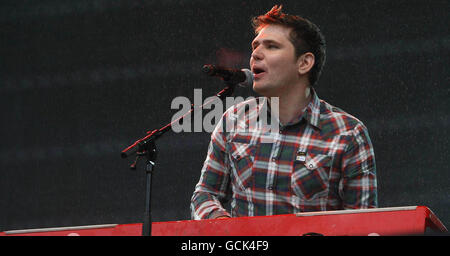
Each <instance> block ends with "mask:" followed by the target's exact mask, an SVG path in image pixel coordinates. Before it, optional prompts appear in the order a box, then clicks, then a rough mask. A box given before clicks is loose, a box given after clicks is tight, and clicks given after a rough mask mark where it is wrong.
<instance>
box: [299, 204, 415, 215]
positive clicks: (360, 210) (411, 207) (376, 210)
mask: <svg viewBox="0 0 450 256" xmlns="http://www.w3.org/2000/svg"><path fill="white" fill-rule="evenodd" d="M416 208H417V206H402V207H386V208H370V209H355V210H339V211H325V212H301V213H297V214H296V216H297V217H307V216H319V215H336V214H353V213H368V212H392V211H411V210H415V209H416Z"/></svg>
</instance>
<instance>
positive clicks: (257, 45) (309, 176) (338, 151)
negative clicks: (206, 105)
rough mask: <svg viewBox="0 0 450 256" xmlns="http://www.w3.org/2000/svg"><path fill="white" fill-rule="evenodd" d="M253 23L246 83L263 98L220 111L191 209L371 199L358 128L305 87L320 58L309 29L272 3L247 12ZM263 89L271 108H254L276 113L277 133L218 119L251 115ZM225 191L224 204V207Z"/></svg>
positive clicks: (198, 215) (231, 213)
mask: <svg viewBox="0 0 450 256" xmlns="http://www.w3.org/2000/svg"><path fill="white" fill-rule="evenodd" d="M253 27H254V29H255V34H256V37H255V38H254V40H253V42H252V45H251V46H252V54H251V57H250V67H251V70H252V72H253V74H254V83H253V90H254V91H255V92H256V93H258V94H260V95H262V96H264V97H262V98H258V99H252V100H250V101H252V102H243V103H239V104H236V105H235V106H233V107H231V108H229V109H228V110H227V111H226V112H225V113H224V115H223V116H222V119H221V120H220V122H219V123H218V125H217V127H216V129H215V130H214V132H213V133H212V135H211V142H210V145H209V148H208V153H207V157H206V160H205V162H204V166H203V168H202V171H201V176H200V180H199V182H198V184H197V185H196V187H195V191H194V194H193V196H192V200H191V212H192V218H193V219H214V218H227V217H241V216H261V215H276V214H288V213H298V212H306V211H329V210H339V209H356V208H373V207H377V181H376V166H375V156H374V150H373V146H372V143H371V141H370V138H369V134H368V131H367V128H366V127H365V126H364V124H363V123H362V122H361V121H360V120H358V119H356V118H355V117H353V116H351V115H350V114H348V113H346V112H344V111H343V110H341V109H339V108H336V107H334V106H332V105H330V104H329V103H327V102H325V101H323V100H321V99H319V97H318V95H317V94H316V92H315V90H314V87H315V86H317V81H318V79H319V76H320V74H321V71H322V68H323V66H324V63H325V48H326V45H325V39H324V37H323V35H322V34H321V32H320V30H319V28H318V27H317V26H316V25H314V24H313V23H311V22H310V21H308V20H307V19H305V18H302V17H299V16H294V15H289V14H285V13H283V12H282V6H279V7H278V6H274V7H273V8H272V9H271V10H270V11H269V12H267V13H266V14H264V15H261V16H259V17H255V18H254V19H253ZM273 97H277V99H278V105H279V109H278V115H277V116H270V113H269V114H268V113H264V114H265V116H267V115H268V116H269V117H270V118H271V119H272V120H277V124H278V125H279V131H278V132H276V133H274V132H273V131H267V129H265V128H264V126H261V125H258V123H257V125H255V126H253V129H247V130H246V129H225V128H224V127H225V126H226V124H229V123H233V122H235V123H236V124H237V125H236V127H242V126H245V125H246V123H248V122H246V121H245V120H247V121H248V119H251V120H255V117H256V120H258V117H259V116H260V115H261V114H262V112H261V111H269V109H270V107H271V98H273ZM260 99H262V100H260ZM249 103H253V104H249ZM272 103H273V102H272ZM272 105H274V104H272ZM248 106H252V107H248ZM269 112H270V111H269ZM271 113H272V112H271ZM252 118H253V119H252ZM256 122H259V121H256ZM255 127H256V128H255ZM229 200H231V204H230V206H231V209H226V208H225V207H224V204H225V203H226V202H227V201H229Z"/></svg>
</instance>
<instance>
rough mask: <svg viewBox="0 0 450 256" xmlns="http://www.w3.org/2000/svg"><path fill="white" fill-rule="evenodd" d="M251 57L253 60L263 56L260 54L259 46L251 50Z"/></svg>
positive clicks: (260, 58)
mask: <svg viewBox="0 0 450 256" xmlns="http://www.w3.org/2000/svg"><path fill="white" fill-rule="evenodd" d="M251 58H252V59H254V60H262V59H263V58H264V55H263V54H262V52H261V50H259V48H256V49H255V50H253V52H252V55H251Z"/></svg>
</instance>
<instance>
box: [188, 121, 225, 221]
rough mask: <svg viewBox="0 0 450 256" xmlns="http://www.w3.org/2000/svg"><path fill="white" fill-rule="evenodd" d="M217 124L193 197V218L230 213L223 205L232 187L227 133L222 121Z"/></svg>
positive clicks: (207, 217)
mask: <svg viewBox="0 0 450 256" xmlns="http://www.w3.org/2000/svg"><path fill="white" fill-rule="evenodd" d="M223 119H224V118H222V120H221V122H219V124H218V125H217V126H216V128H215V129H214V131H213V133H212V135H211V141H210V143H209V147H208V153H207V157H206V160H205V162H204V164H203V168H202V171H201V175H200V180H199V182H198V183H197V185H196V186H195V190H194V194H193V195H192V198H191V218H192V219H195V220H198V219H213V218H216V217H219V216H228V217H231V216H230V214H229V213H228V212H227V211H226V210H225V208H224V207H223V203H225V202H226V201H227V200H228V199H229V196H227V195H228V190H229V189H230V188H229V186H230V184H229V183H230V175H229V173H230V171H229V161H228V157H227V153H226V151H227V150H226V135H225V134H224V132H223V129H222V127H223V125H222V121H223Z"/></svg>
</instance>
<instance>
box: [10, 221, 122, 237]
mask: <svg viewBox="0 0 450 256" xmlns="http://www.w3.org/2000/svg"><path fill="white" fill-rule="evenodd" d="M115 226H117V224H103V225H90V226H73V227H59V228H36V229H21V230H10V231H5V234H7V235H12V234H23V233H37V232H54V231H70V230H80V229H92V228H114V227H115Z"/></svg>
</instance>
